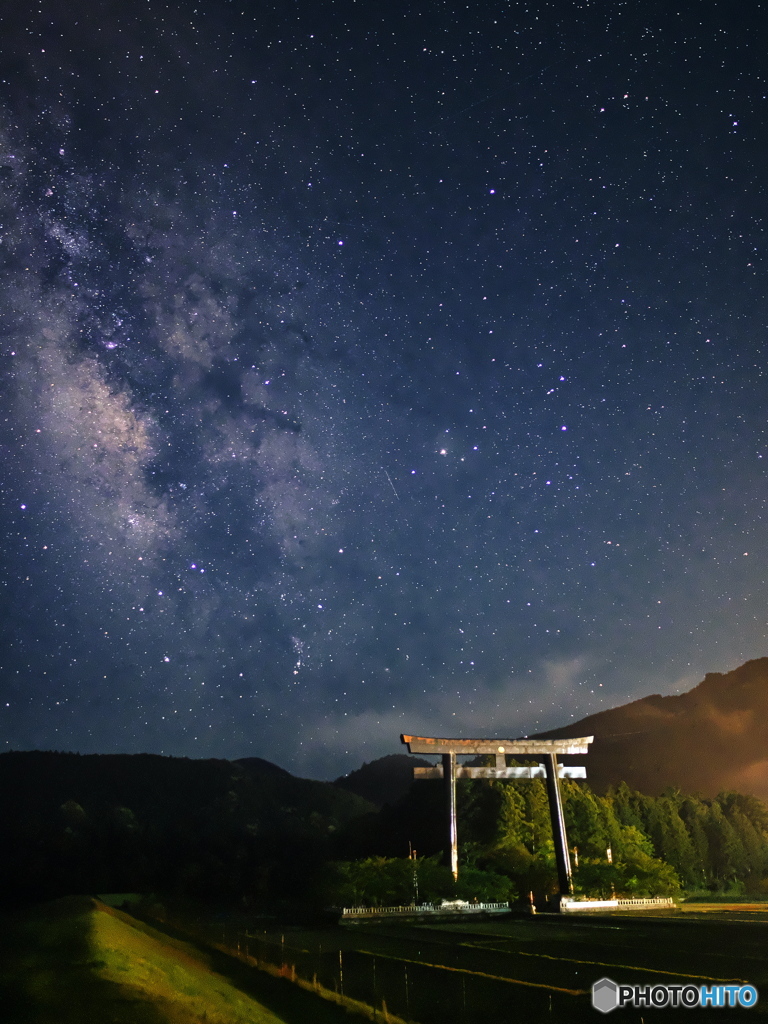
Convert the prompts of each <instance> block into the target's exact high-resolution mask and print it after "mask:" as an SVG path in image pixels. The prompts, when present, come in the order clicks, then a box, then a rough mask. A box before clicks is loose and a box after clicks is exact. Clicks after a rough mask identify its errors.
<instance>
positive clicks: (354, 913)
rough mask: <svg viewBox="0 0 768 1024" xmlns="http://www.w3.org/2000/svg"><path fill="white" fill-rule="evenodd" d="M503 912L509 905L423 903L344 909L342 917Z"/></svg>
mask: <svg viewBox="0 0 768 1024" xmlns="http://www.w3.org/2000/svg"><path fill="white" fill-rule="evenodd" d="M501 910H509V904H508V903H462V904H460V905H458V906H457V905H456V904H455V903H449V904H447V905H446V906H443V905H442V904H440V903H423V904H421V905H420V906H415V905H411V906H405V907H344V908H343V909H342V911H341V916H342V917H370V916H371V915H374V914H375V915H380V914H445V913H455V912H457V911H458V912H459V913H461V914H465V913H479V912H481V911H491V912H496V913H498V912H499V911H501Z"/></svg>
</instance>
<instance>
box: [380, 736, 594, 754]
mask: <svg viewBox="0 0 768 1024" xmlns="http://www.w3.org/2000/svg"><path fill="white" fill-rule="evenodd" d="M594 738H595V737H594V736H582V737H580V738H579V739H566V740H462V739H436V738H435V737H434V736H401V737H400V739H401V741H402V742H403V743H405V744H406V746H407V747H408V752H409V753H410V754H511V755H512V756H513V757H516V756H517V755H518V754H521V755H528V754H587V753H588V752H589V744H590V743H591V742H592V740H593V739H594Z"/></svg>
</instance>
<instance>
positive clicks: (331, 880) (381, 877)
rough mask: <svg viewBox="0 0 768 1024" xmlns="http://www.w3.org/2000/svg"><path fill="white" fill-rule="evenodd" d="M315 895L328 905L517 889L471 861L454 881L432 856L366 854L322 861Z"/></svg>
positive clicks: (506, 893) (500, 898) (497, 897)
mask: <svg viewBox="0 0 768 1024" xmlns="http://www.w3.org/2000/svg"><path fill="white" fill-rule="evenodd" d="M319 895H320V898H321V901H322V902H323V903H325V904H327V905H330V906H344V907H352V906H368V907H385V906H409V905H410V904H412V903H424V902H425V903H439V902H440V901H441V900H453V899H463V900H475V899H476V900H478V901H479V902H481V903H485V902H506V901H507V900H510V899H514V898H515V896H516V892H515V890H514V887H513V885H512V883H511V881H510V879H509V878H507V877H505V876H504V875H500V874H496V873H495V872H492V871H481V870H480V869H478V868H472V867H464V868H462V870H461V872H460V874H459V880H458V882H454V880H453V876H452V875H451V872H450V870H449V869H448V868H447V867H445V866H444V865H442V864H440V863H438V858H437V857H424V858H421V859H417V860H410V859H407V858H397V857H368V858H366V859H365V860H359V861H334V862H332V863H330V864H328V865H326V871H325V873H324V879H323V882H322V885H321V888H320V892H319Z"/></svg>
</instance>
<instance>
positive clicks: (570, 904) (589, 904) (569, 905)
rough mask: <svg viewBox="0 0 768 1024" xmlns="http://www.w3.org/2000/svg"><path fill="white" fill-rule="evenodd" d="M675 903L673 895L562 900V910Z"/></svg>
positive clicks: (638, 906)
mask: <svg viewBox="0 0 768 1024" xmlns="http://www.w3.org/2000/svg"><path fill="white" fill-rule="evenodd" d="M674 905H675V901H674V900H673V899H672V897H671V896H652V897H648V898H646V899H627V900H619V899H615V900H590V899H584V900H576V899H562V900H560V910H561V911H564V912H566V913H571V912H572V911H578V910H619V909H620V908H622V907H633V908H635V909H640V908H642V907H673V906H674Z"/></svg>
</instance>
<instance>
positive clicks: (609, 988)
mask: <svg viewBox="0 0 768 1024" xmlns="http://www.w3.org/2000/svg"><path fill="white" fill-rule="evenodd" d="M592 1005H593V1006H594V1008H595V1009H596V1010H599V1011H600V1013H610V1012H611V1010H615V1009H616V1007H617V1006H618V1005H619V986H618V985H617V984H616V982H615V981H611V979H610V978H601V979H600V981H596V982H595V983H594V985H593V986H592Z"/></svg>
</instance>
